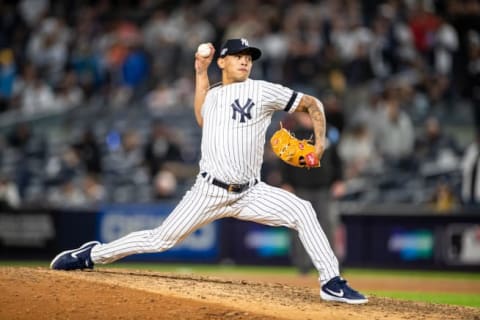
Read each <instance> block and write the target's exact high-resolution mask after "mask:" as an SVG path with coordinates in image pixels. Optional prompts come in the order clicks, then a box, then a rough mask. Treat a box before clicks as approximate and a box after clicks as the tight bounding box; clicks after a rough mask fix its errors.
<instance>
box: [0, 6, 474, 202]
mask: <svg viewBox="0 0 480 320" xmlns="http://www.w3.org/2000/svg"><path fill="white" fill-rule="evenodd" d="M233 37H245V38H247V39H249V41H250V43H251V44H253V45H255V46H258V47H260V48H261V49H262V51H263V55H262V58H261V59H260V60H259V61H258V62H256V63H255V67H254V70H253V73H252V78H256V79H260V78H262V79H265V80H269V81H273V82H279V83H282V84H284V85H286V86H289V87H292V88H294V89H296V90H299V91H302V92H305V93H308V94H312V95H314V96H317V97H319V98H320V100H321V101H322V102H323V103H324V106H325V110H326V113H327V120H328V122H329V123H328V125H329V131H328V138H329V139H328V140H329V148H330V149H331V152H332V153H333V156H332V158H331V159H333V160H332V161H331V162H332V167H333V168H334V169H332V170H334V172H336V174H335V177H334V178H333V177H332V178H329V179H326V180H328V181H322V182H319V183H318V184H321V185H322V187H324V186H328V188H331V189H332V190H331V194H332V195H334V196H335V197H336V198H342V199H346V200H354V201H362V202H365V203H370V202H387V203H388V202H391V203H396V202H403V203H414V204H429V205H432V206H433V207H434V208H435V209H437V210H440V211H443V210H451V209H453V208H454V207H455V206H457V205H460V204H462V203H466V202H468V203H473V202H476V200H475V196H472V192H473V193H474V192H476V191H475V190H474V189H475V188H474V187H472V186H473V185H474V183H473V182H471V183H467V182H466V181H467V178H465V177H464V176H465V175H469V177H470V178H469V179H471V180H472V179H473V180H474V179H476V166H477V162H478V151H472V152H473V153H472V154H473V155H470V156H469V157H470V158H469V159H473V160H471V161H470V162H469V163H470V166H469V167H468V168H467V167H465V166H463V167H462V163H468V161H463V160H462V159H464V158H465V157H466V156H467V152H466V149H467V144H468V143H470V142H474V139H473V137H474V136H476V134H475V133H476V132H477V131H478V130H479V128H480V1H478V0H461V1H453V0H437V1H435V0H386V1H368V0H364V1H359V0H344V1H335V0H323V1H292V0H291V1H288V0H269V1H260V0H242V1H239V0H238V1H228V2H225V1H220V0H204V1H167V0H143V1H114V0H98V1H87V0H72V1H55V0H21V1H6V0H3V1H1V0H0V124H1V126H3V127H1V128H0V129H1V130H2V132H3V133H4V134H2V138H1V139H0V151H1V152H0V161H1V165H2V166H1V168H0V169H1V170H2V171H1V174H2V177H1V179H0V202H2V201H3V203H7V204H8V205H10V206H20V205H22V204H24V205H25V204H31V203H36V204H38V203H41V204H48V205H57V206H72V205H73V206H83V205H97V204H99V203H102V202H105V201H114V202H117V201H119V202H122V201H123V202H138V201H145V202H148V201H154V200H156V199H170V198H175V197H178V196H179V195H181V193H182V191H183V190H182V185H184V184H188V183H189V181H190V180H189V179H192V177H193V176H194V174H195V166H196V161H197V160H198V155H199V150H198V149H199V144H198V141H199V140H198V139H199V131H198V130H196V129H195V126H196V125H195V123H194V120H193V118H192V115H191V114H192V112H193V111H192V101H193V97H192V94H193V92H194V83H193V80H194V77H193V60H194V52H195V50H196V48H197V46H198V44H199V43H202V42H212V43H213V44H214V45H215V47H217V48H218V47H219V46H220V44H221V43H222V42H223V41H224V40H225V39H227V38H233ZM210 71H211V82H212V83H213V82H215V81H217V80H219V78H220V72H219V70H218V68H217V67H216V66H215V65H212V68H211V70H210ZM85 113H88V114H89V116H84V115H85ZM52 114H60V115H62V114H63V115H74V116H70V117H68V116H67V117H66V119H68V121H64V122H62V124H61V128H62V131H61V133H60V134H59V133H58V130H57V131H55V129H54V128H58V126H57V127H49V128H47V129H45V128H42V129H41V130H39V129H37V127H36V122H35V120H31V119H38V118H37V117H38V116H44V115H47V116H48V115H52ZM138 114H140V116H139V115H138ZM77 115H78V116H77ZM172 115H173V116H172ZM279 117H282V118H278V119H279V120H282V121H284V123H285V125H286V126H287V127H288V128H291V129H293V130H294V131H295V130H296V131H299V132H300V131H302V130H307V131H308V129H309V128H310V127H309V126H311V124H309V123H308V119H307V120H306V119H304V118H302V116H301V115H296V116H293V117H285V118H283V116H279ZM2 118H3V119H9V121H6V122H5V121H4V122H2V121H1V120H2ZM25 119H26V120H25ZM62 119H63V118H62ZM276 119H277V118H276ZM450 125H457V126H458V125H460V126H467V127H466V130H465V131H466V132H467V134H470V136H469V137H471V138H470V139H469V140H468V141H467V142H468V143H463V144H462V143H459V142H458V141H457V137H456V136H455V135H452V134H451V132H448V131H447V130H445V128H446V127H448V126H450ZM66 127H68V128H71V127H73V128H75V129H76V131H75V130H66V129H65V128H66ZM59 135H60V136H59ZM307 138H308V137H307ZM329 152H330V151H329ZM328 161H330V160H325V162H328ZM462 161H463V162H462ZM325 167H329V166H328V165H325ZM335 168H336V169H335ZM462 170H463V171H462ZM262 174H263V175H264V179H265V180H267V181H268V182H269V183H272V184H274V185H281V186H284V187H286V188H295V183H296V182H295V181H289V177H292V176H295V174H293V175H292V174H291V173H288V172H287V171H285V168H282V165H281V164H280V163H279V162H278V160H277V159H275V158H273V157H272V156H271V155H270V154H269V153H268V152H267V155H266V163H265V166H264V169H263V173H262ZM462 174H463V175H462ZM459 175H460V177H459ZM315 176H316V175H314V174H311V175H310V177H311V179H314V177H315ZM322 176H325V173H324V174H323V175H322ZM320 180H322V179H320ZM473 180H472V181H473ZM479 180H480V179H479ZM316 181H317V180H316ZM297 182H298V181H297ZM303 182H305V181H303ZM339 182H341V183H339ZM299 183H300V182H299ZM312 183H313V185H315V183H316V182H315V181H314V182H312ZM462 185H463V187H462ZM301 187H302V186H300V188H301ZM303 187H304V188H306V189H308V185H304V186H303ZM462 188H463V189H462ZM467 189H468V192H467ZM478 189H479V190H480V185H479V188H478ZM472 190H473V191H472ZM467 198H468V199H467ZM478 198H479V200H480V191H479V195H478ZM2 199H7V200H2ZM467 200H468V201H467Z"/></svg>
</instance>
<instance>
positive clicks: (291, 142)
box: [270, 124, 320, 168]
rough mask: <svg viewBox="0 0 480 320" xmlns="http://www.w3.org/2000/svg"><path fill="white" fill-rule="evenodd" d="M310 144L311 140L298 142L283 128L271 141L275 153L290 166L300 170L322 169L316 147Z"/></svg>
mask: <svg viewBox="0 0 480 320" xmlns="http://www.w3.org/2000/svg"><path fill="white" fill-rule="evenodd" d="M280 126H281V124H280ZM310 142H311V141H310V140H298V139H297V138H295V137H294V136H293V135H292V134H291V133H290V131H288V130H287V129H285V128H283V127H281V128H280V129H279V130H277V131H276V132H275V133H274V134H273V136H272V138H271V139H270V144H271V145H272V150H273V152H274V153H275V154H276V155H277V156H278V157H279V158H280V159H282V160H283V161H285V162H286V163H288V164H289V165H291V166H294V167H299V168H305V167H306V168H316V167H320V160H319V159H318V157H317V155H316V153H315V147H314V146H313V145H312V144H311V143H310Z"/></svg>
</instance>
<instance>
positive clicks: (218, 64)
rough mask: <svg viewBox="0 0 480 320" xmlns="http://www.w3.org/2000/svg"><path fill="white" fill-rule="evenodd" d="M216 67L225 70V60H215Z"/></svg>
mask: <svg viewBox="0 0 480 320" xmlns="http://www.w3.org/2000/svg"><path fill="white" fill-rule="evenodd" d="M217 66H218V67H219V68H220V69H223V68H225V59H224V58H218V59H217Z"/></svg>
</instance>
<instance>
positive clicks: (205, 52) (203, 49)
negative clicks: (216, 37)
mask: <svg viewBox="0 0 480 320" xmlns="http://www.w3.org/2000/svg"><path fill="white" fill-rule="evenodd" d="M197 52H198V54H199V55H200V56H201V57H204V58H206V57H208V56H209V55H210V46H209V45H208V44H207V43H202V44H200V45H199V46H198V48H197Z"/></svg>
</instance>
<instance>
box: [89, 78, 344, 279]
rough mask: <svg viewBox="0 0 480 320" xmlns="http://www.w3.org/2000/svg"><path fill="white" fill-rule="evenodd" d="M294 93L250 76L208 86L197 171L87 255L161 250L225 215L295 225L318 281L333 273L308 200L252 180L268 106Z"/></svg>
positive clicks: (295, 98) (286, 106)
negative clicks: (154, 224)
mask: <svg viewBox="0 0 480 320" xmlns="http://www.w3.org/2000/svg"><path fill="white" fill-rule="evenodd" d="M302 96H303V94H301V93H297V92H295V91H292V90H291V89H289V88H286V87H283V86H281V85H278V84H273V83H270V82H266V81H260V80H251V79H247V80H246V81H244V82H239V83H233V84H229V85H226V86H221V85H217V86H214V87H212V88H211V89H210V90H209V91H208V93H207V95H206V97H205V102H204V104H203V106H202V116H203V136H202V145H201V150H202V158H201V160H200V172H202V173H204V174H203V175H201V174H199V175H198V176H197V179H196V181H195V183H194V185H193V186H192V188H191V189H190V190H189V191H188V192H187V193H186V194H185V195H184V197H183V198H182V200H181V201H180V203H179V204H178V205H177V207H176V208H175V209H174V210H173V211H172V213H171V214H170V215H169V216H168V217H167V218H166V219H165V221H164V222H163V223H162V225H160V226H159V227H158V228H156V229H153V230H144V231H138V232H133V233H131V234H128V235H126V236H125V237H123V238H120V239H118V240H115V241H113V242H110V243H108V244H101V245H97V246H95V247H94V248H93V249H92V252H91V257H92V261H93V262H94V263H109V262H113V261H115V260H118V259H120V258H123V257H125V256H128V255H131V254H137V253H147V252H161V251H165V250H167V249H169V248H171V247H172V246H174V245H175V244H176V243H178V242H179V241H182V240H183V239H185V237H187V236H188V235H189V234H190V233H191V232H193V231H195V230H196V229H198V228H200V227H202V226H203V225H205V224H208V223H210V222H212V221H214V220H217V219H220V218H225V217H233V218H237V219H241V220H249V221H255V222H258V223H262V224H266V225H269V226H284V227H288V228H293V229H295V230H297V231H298V234H299V237H300V239H301V241H302V243H303V245H304V246H305V249H306V250H307V252H308V253H309V255H310V257H311V258H312V262H313V264H314V265H315V267H316V268H317V270H318V271H319V273H320V281H321V283H322V284H323V283H325V282H326V281H328V280H329V279H331V278H333V277H335V276H338V275H339V270H338V261H337V259H336V257H335V255H334V254H333V251H332V249H331V248H330V245H329V243H328V240H327V238H326V236H325V234H324V232H323V230H322V228H321V227H320V224H319V222H318V220H317V217H316V214H315V211H314V210H313V208H312V205H311V204H310V203H309V202H307V201H304V200H302V199H300V198H298V197H297V196H295V195H294V194H292V193H290V192H287V191H285V190H283V189H280V188H276V187H272V186H269V185H267V184H266V183H264V182H261V181H260V169H261V165H262V161H263V151H264V145H265V134H266V130H267V128H268V126H269V124H270V121H271V117H272V114H273V112H275V111H281V110H284V111H287V112H293V111H295V109H296V108H297V106H298V104H299V102H300V100H301V98H302ZM214 180H220V181H222V182H225V183H227V184H249V188H248V189H246V190H245V191H243V192H241V193H234V192H229V191H228V190H226V189H224V188H221V187H219V186H217V185H215V184H213V183H212V182H213V181H214ZM258 181H260V182H258ZM257 182H258V183H257Z"/></svg>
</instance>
